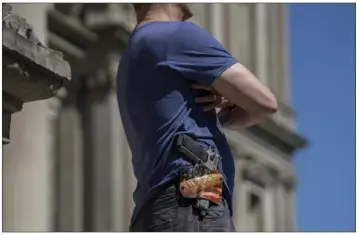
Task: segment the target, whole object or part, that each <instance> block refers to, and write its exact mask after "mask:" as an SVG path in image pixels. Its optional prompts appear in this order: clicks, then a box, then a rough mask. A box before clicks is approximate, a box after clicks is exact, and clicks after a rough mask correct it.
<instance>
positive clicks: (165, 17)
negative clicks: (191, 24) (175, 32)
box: [137, 4, 184, 25]
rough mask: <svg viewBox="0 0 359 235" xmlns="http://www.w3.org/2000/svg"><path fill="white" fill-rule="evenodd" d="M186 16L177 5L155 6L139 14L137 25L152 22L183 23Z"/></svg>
mask: <svg viewBox="0 0 359 235" xmlns="http://www.w3.org/2000/svg"><path fill="white" fill-rule="evenodd" d="M183 18H184V14H183V12H182V10H181V8H180V7H178V6H177V5H176V4H153V5H152V6H150V7H148V8H144V9H141V10H140V11H139V12H137V25H141V24H145V23H147V22H150V21H183Z"/></svg>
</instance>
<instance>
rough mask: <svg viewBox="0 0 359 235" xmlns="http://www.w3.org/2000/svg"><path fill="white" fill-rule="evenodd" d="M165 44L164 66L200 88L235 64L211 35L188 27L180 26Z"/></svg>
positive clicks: (196, 27) (197, 28) (234, 60)
mask: <svg viewBox="0 0 359 235" xmlns="http://www.w3.org/2000/svg"><path fill="white" fill-rule="evenodd" d="M167 43H168V48H167V56H166V64H167V65H168V66H169V67H170V68H172V69H173V70H176V71H177V72H179V73H180V74H182V75H183V76H184V77H185V78H187V79H189V80H191V81H193V82H197V83H199V84H202V85H206V86H210V85H211V84H212V83H213V82H214V80H215V79H216V78H217V77H219V76H220V75H221V74H222V73H223V72H224V71H226V70H227V69H228V68H229V67H231V66H232V65H234V64H235V63H237V60H236V59H235V58H233V56H231V55H230V54H229V53H228V52H227V51H226V50H225V49H224V47H223V46H222V45H221V44H220V43H219V42H218V41H217V40H216V39H215V38H214V37H213V36H212V35H210V34H209V33H207V32H206V31H205V30H204V29H202V28H200V27H198V26H196V25H194V24H192V23H182V24H181V25H180V26H179V28H178V29H177V30H176V31H175V32H174V34H173V35H172V37H171V38H168V42H167Z"/></svg>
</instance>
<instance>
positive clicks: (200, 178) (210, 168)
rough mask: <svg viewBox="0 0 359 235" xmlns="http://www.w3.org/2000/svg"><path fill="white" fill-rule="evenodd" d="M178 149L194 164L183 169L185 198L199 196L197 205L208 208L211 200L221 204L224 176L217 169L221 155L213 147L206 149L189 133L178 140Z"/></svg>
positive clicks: (181, 179) (182, 177) (182, 180)
mask: <svg viewBox="0 0 359 235" xmlns="http://www.w3.org/2000/svg"><path fill="white" fill-rule="evenodd" d="M176 149H177V150H178V151H179V152H181V153H183V154H184V156H185V157H184V158H185V159H186V160H187V161H189V162H191V163H192V164H193V165H194V166H193V167H190V168H185V169H181V171H180V184H179V187H180V189H179V190H180V192H181V194H182V196H183V197H185V198H197V199H198V200H197V203H196V207H197V208H198V209H201V210H202V209H207V208H208V206H209V201H211V202H212V203H215V204H219V203H220V202H221V200H222V180H223V177H222V175H221V174H220V172H219V171H218V170H217V167H218V164H219V162H220V157H219V156H218V155H217V154H216V153H215V151H214V150H213V149H208V150H204V149H203V148H202V147H201V146H199V145H198V144H197V142H196V141H195V140H193V139H192V138H191V137H189V136H187V135H180V136H178V137H177V140H176Z"/></svg>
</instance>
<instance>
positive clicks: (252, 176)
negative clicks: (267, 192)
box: [240, 155, 273, 187]
mask: <svg viewBox="0 0 359 235" xmlns="http://www.w3.org/2000/svg"><path fill="white" fill-rule="evenodd" d="M240 159H241V162H242V165H243V170H242V176H243V178H244V179H245V180H250V181H252V182H254V183H256V184H258V185H260V186H262V187H266V186H269V185H271V184H272V183H273V177H272V175H271V172H270V170H269V168H268V166H266V165H264V164H263V163H261V162H259V161H257V160H256V159H255V158H253V157H251V156H250V155H242V156H241V157H240Z"/></svg>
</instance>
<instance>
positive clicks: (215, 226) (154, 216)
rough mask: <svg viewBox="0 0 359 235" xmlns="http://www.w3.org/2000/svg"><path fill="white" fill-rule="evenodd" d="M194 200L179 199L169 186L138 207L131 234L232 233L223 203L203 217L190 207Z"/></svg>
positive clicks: (174, 187)
mask: <svg viewBox="0 0 359 235" xmlns="http://www.w3.org/2000/svg"><path fill="white" fill-rule="evenodd" d="M194 203H195V199H186V198H183V197H181V196H180V194H179V192H178V190H177V187H176V186H175V185H171V186H170V187H168V188H167V189H165V190H163V191H162V192H160V193H159V194H158V195H157V196H155V197H154V198H153V199H152V200H150V202H149V203H147V205H146V206H145V207H144V208H142V211H141V212H140V213H139V216H138V218H137V219H136V220H135V223H134V224H132V225H131V227H130V231H131V232H235V228H234V224H233V221H232V217H231V216H230V212H229V208H228V204H227V202H226V200H224V199H223V200H222V202H221V203H220V204H219V205H214V204H212V205H211V206H210V208H209V209H208V213H207V215H206V216H201V215H200V214H199V212H198V210H197V209H196V208H194V207H193V205H194Z"/></svg>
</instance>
